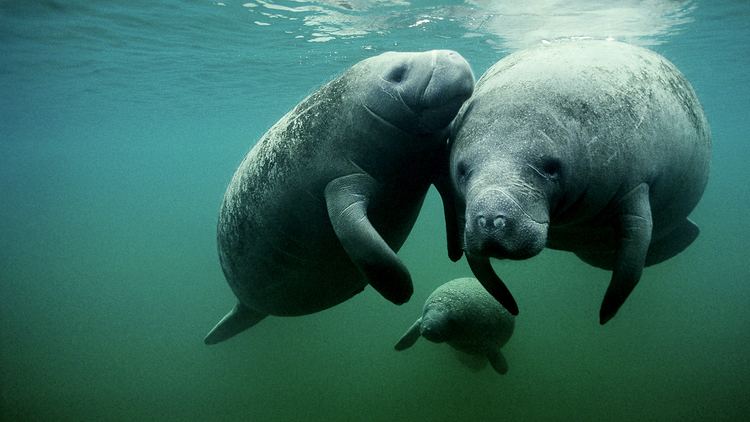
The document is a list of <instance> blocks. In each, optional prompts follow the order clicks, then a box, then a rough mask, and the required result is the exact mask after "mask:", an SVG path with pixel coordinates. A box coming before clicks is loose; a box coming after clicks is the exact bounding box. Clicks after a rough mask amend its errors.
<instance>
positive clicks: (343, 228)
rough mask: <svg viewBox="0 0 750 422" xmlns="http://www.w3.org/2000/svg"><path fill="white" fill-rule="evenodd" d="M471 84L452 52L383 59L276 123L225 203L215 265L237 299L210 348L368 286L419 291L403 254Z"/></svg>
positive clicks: (396, 299) (399, 299) (398, 295)
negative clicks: (273, 317) (277, 318)
mask: <svg viewBox="0 0 750 422" xmlns="http://www.w3.org/2000/svg"><path fill="white" fill-rule="evenodd" d="M473 87H474V76H473V74H472V72H471V68H470V66H469V64H468V63H467V62H466V60H464V58H463V57H461V56H460V55H459V54H458V53H456V52H453V51H447V50H435V51H428V52H420V53H402V52H387V53H384V54H381V55H379V56H376V57H372V58H369V59H366V60H363V61H361V62H359V63H357V64H355V65H354V66H352V67H351V68H350V69H348V70H347V71H345V72H344V73H343V74H341V75H340V76H339V77H337V78H335V79H334V80H332V81H330V82H329V83H327V84H325V85H324V86H323V87H321V88H320V89H319V90H317V91H316V92H314V93H312V94H311V95H309V96H308V97H307V98H305V99H304V100H303V101H302V102H301V103H299V104H298V105H297V106H296V107H294V108H293V109H292V110H291V111H290V112H289V113H287V114H286V115H285V116H284V117H283V118H282V119H281V120H279V121H278V122H277V123H276V124H274V125H273V126H272V127H271V128H270V129H269V130H268V131H267V132H266V133H265V134H264V135H263V137H262V138H261V139H260V140H259V141H258V142H257V144H256V145H255V146H254V147H253V148H252V149H251V150H250V151H249V152H248V154H247V156H246V157H245V158H244V160H243V161H242V163H241V164H240V166H239V168H238V169H237V171H236V172H235V174H234V176H233V177H232V180H231V182H230V183H229V186H228V188H227V190H226V193H225V195H224V199H223V202H222V204H221V209H220V213H219V221H218V230H217V243H218V252H219V259H220V263H221V268H222V270H223V272H224V276H225V278H226V280H227V282H228V283H229V286H230V288H231V289H232V291H233V293H234V295H235V296H236V297H237V301H238V302H237V305H236V306H235V307H234V308H233V309H232V310H231V311H230V312H229V313H228V314H227V315H226V316H225V317H224V318H223V319H222V320H221V321H220V322H219V323H218V324H217V325H216V326H215V327H214V328H213V329H212V330H211V331H210V332H209V334H208V335H207V337H206V338H205V343H207V344H215V343H218V342H220V341H223V340H226V339H228V338H230V337H232V336H234V335H235V334H237V333H239V332H241V331H243V330H245V329H247V328H249V327H251V326H253V325H255V324H256V323H258V322H259V321H260V320H262V319H263V318H264V317H265V316H267V315H278V316H295V315H305V314H310V313H314V312H318V311H321V310H323V309H326V308H329V307H331V306H334V305H336V304H338V303H341V302H343V301H345V300H346V299H348V298H350V297H352V296H353V295H355V294H357V293H359V292H360V291H362V290H363V289H364V288H365V286H366V285H367V284H368V283H369V284H370V285H372V286H373V288H375V290H376V291H378V292H379V293H380V294H381V295H382V296H384V297H385V298H386V299H388V300H390V301H391V302H393V303H396V304H402V303H404V302H406V301H407V300H408V299H409V297H410V296H411V294H412V283H411V278H410V275H409V272H408V271H407V269H406V268H405V266H404V265H403V263H402V262H401V261H400V260H399V259H398V257H397V256H396V252H397V251H398V250H399V248H400V247H401V245H402V244H403V243H404V241H405V239H406V237H407V235H408V234H409V232H410V230H411V228H412V226H413V225H414V222H415V220H416V218H417V214H418V212H419V210H420V208H421V206H422V202H423V200H424V197H425V195H426V193H427V190H428V188H429V187H430V185H431V184H433V183H435V177H436V176H435V175H436V174H437V173H438V170H439V168H440V166H441V165H442V164H441V163H443V162H447V143H446V139H447V134H448V130H447V127H448V126H449V124H450V123H451V121H452V120H453V118H454V117H455V115H456V113H457V112H458V110H459V108H460V107H461V105H462V104H463V102H464V101H465V100H466V99H467V98H469V97H470V96H471V93H472V90H473ZM445 165H447V164H445Z"/></svg>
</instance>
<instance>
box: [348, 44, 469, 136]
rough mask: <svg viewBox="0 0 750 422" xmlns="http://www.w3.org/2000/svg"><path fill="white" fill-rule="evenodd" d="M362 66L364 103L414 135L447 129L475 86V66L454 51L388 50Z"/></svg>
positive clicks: (392, 124)
mask: <svg viewBox="0 0 750 422" xmlns="http://www.w3.org/2000/svg"><path fill="white" fill-rule="evenodd" d="M360 65H361V67H362V68H363V69H364V70H365V76H364V77H363V79H365V81H364V82H365V83H364V84H363V85H362V87H363V92H362V94H361V95H362V97H361V102H362V105H363V106H364V107H365V108H366V109H367V111H368V112H369V113H370V114H371V115H373V116H374V117H375V118H376V119H378V120H381V121H383V122H384V123H386V124H387V125H390V126H394V127H396V128H398V129H400V130H402V131H405V132H408V133H412V134H417V135H422V134H431V133H436V132H440V131H442V130H444V129H445V128H447V127H448V125H449V124H450V123H451V121H452V120H453V118H454V117H455V116H456V113H457V112H458V110H459V109H460V108H461V105H462V104H463V103H464V101H466V100H467V99H468V98H469V97H470V96H471V93H472V91H473V89H474V75H473V74H472V72H471V67H470V66H469V64H468V63H467V62H466V60H465V59H464V58H463V57H461V55H460V54H458V53H456V52H455V51H449V50H432V51H426V52H420V53H405V52H387V53H383V54H381V55H379V56H375V57H372V58H369V59H367V60H364V61H362V62H361V63H360Z"/></svg>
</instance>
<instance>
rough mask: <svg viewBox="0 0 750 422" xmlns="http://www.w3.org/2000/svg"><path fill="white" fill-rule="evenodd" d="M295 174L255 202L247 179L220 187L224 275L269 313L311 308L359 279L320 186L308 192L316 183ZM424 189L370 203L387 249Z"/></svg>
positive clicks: (356, 287) (398, 240)
mask: <svg viewBox="0 0 750 422" xmlns="http://www.w3.org/2000/svg"><path fill="white" fill-rule="evenodd" d="M301 182H302V181H300V185H301V186H304V188H291V187H289V186H284V187H283V188H280V189H276V190H275V191H276V192H278V193H277V194H275V195H274V196H273V197H268V198H265V199H264V200H263V201H262V202H263V206H257V205H255V203H248V198H253V197H256V198H257V197H258V196H257V195H254V194H253V192H252V191H253V190H254V188H252V187H251V188H248V189H245V191H244V192H238V193H237V194H235V195H228V196H227V197H226V198H225V201H224V204H223V205H222V209H221V212H220V217H219V228H218V239H217V240H218V248H219V257H220V260H221V265H222V269H223V271H224V275H225V277H226V279H227V281H228V283H229V285H230V287H231V288H232V290H233V292H234V294H235V295H236V296H237V298H238V299H239V301H240V302H241V303H242V304H244V305H245V306H247V307H249V308H251V309H254V310H257V311H260V312H263V313H267V314H270V315H279V316H293V315H305V314H310V313H314V312H318V311H321V310H324V309H327V308H330V307H332V306H334V305H337V304H339V303H341V302H343V301H345V300H347V299H349V298H350V297H352V296H354V295H355V294H357V293H359V292H361V291H362V290H363V289H364V288H365V286H366V285H367V280H366V279H365V278H364V277H363V276H362V275H361V273H360V272H359V270H358V269H357V268H356V267H355V266H354V264H353V263H352V261H351V260H350V258H349V256H348V255H347V254H346V252H345V251H344V249H343V248H342V246H341V244H340V242H339V240H338V238H337V237H336V234H335V233H334V231H333V227H332V226H331V223H330V219H329V216H328V211H327V208H326V205H325V200H324V199H323V198H322V196H321V195H322V193H321V194H320V195H315V194H313V192H316V191H317V190H319V191H321V192H322V189H318V188H317V187H312V186H309V185H307V184H305V183H301ZM314 185H317V184H314ZM265 188H267V186H266V187H264V189H265ZM426 190H427V188H426V187H425V188H424V193H426ZM424 193H422V194H421V195H408V196H402V195H397V196H395V197H394V196H390V195H388V194H387V193H384V194H383V195H381V197H380V198H379V199H378V200H377V201H375V202H373V203H372V204H371V206H370V210H369V212H370V218H371V221H372V223H373V226H374V227H375V228H376V229H377V230H378V232H379V233H380V235H381V236H382V237H383V239H384V240H385V241H386V242H387V243H388V244H389V245H390V246H391V247H392V248H393V249H394V250H395V251H398V249H399V248H400V247H401V245H402V244H403V243H404V241H405V240H406V237H407V235H408V233H409V231H410V229H411V227H412V226H413V224H414V221H415V219H416V216H417V213H418V210H419V208H420V206H421V204H422V200H423V198H424Z"/></svg>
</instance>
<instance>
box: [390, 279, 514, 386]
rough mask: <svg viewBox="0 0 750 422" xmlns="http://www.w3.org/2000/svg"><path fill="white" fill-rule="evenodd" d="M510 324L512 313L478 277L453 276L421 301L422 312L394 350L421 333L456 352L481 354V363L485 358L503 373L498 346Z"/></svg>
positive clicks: (506, 337) (505, 365) (507, 336)
mask: <svg viewBox="0 0 750 422" xmlns="http://www.w3.org/2000/svg"><path fill="white" fill-rule="evenodd" d="M514 326H515V318H514V317H513V315H511V314H510V313H509V312H508V311H507V310H506V309H505V308H503V307H502V306H501V305H500V304H499V303H498V302H497V301H496V300H495V299H494V298H493V297H492V296H490V294H489V293H487V290H485V289H484V287H482V285H481V284H479V281H477V280H476V279H474V278H457V279H455V280H451V281H449V282H447V283H445V284H443V285H442V286H440V287H438V288H437V289H435V291H434V292H432V294H431V295H430V296H429V297H428V298H427V300H426V301H425V303H424V308H423V310H422V316H421V317H420V318H419V319H417V321H416V322H415V323H414V324H413V325H412V326H411V327H410V328H409V330H408V331H406V334H404V335H403V337H401V340H399V341H398V343H396V350H404V349H407V348H409V347H411V346H412V345H413V344H414V343H415V342H416V341H417V340H418V339H419V336H420V335H421V336H422V337H424V338H426V339H427V340H430V341H432V342H435V343H444V342H445V343H448V344H449V345H450V346H451V347H453V348H454V349H456V350H458V351H459V352H464V353H467V354H469V355H474V356H478V357H481V358H482V359H483V360H482V363H483V364H486V362H487V360H489V362H490V364H491V365H492V367H493V368H495V371H497V372H499V373H501V374H505V373H506V372H508V363H507V362H506V360H505V357H504V356H503V354H502V352H500V348H501V347H503V345H505V343H507V342H508V340H509V339H510V336H511V335H512V334H513V328H514ZM484 358H486V359H484ZM464 362H465V363H468V362H470V361H467V360H464Z"/></svg>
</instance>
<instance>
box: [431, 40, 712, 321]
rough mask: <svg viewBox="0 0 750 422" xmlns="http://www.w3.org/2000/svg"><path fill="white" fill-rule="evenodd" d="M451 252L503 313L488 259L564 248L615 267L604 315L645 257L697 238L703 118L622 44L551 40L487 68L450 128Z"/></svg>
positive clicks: (667, 69) (622, 296)
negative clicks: (466, 265)
mask: <svg viewBox="0 0 750 422" xmlns="http://www.w3.org/2000/svg"><path fill="white" fill-rule="evenodd" d="M452 128H453V131H452V133H451V140H450V144H451V146H450V149H451V150H450V159H449V172H450V180H451V185H452V190H453V192H452V194H453V195H454V196H453V197H452V198H451V201H452V202H454V204H453V206H452V207H446V213H448V212H455V214H456V215H454V216H449V219H453V220H454V221H456V222H457V223H456V227H454V228H453V229H452V230H450V233H451V235H450V238H449V244H448V253H449V255H450V257H451V259H453V260H454V261H455V260H458V259H459V258H460V257H461V255H462V253H463V252H465V254H466V257H467V260H468V262H469V265H470V267H471V269H472V271H473V273H474V275H475V276H476V277H477V278H478V279H479V280H480V281H481V282H482V284H483V285H484V286H485V288H487V289H488V291H490V293H491V294H492V295H493V296H494V297H495V298H497V299H498V300H499V301H500V302H501V303H502V304H503V305H504V306H505V307H506V308H507V309H508V310H509V311H510V312H511V313H512V314H514V315H515V314H517V313H518V307H517V304H516V302H515V300H514V299H513V297H512V295H511V293H510V291H509V290H508V288H507V287H506V286H505V285H504V284H503V282H502V280H501V279H500V278H499V277H498V276H497V275H496V274H495V272H494V270H493V268H492V267H491V264H490V261H489V258H500V259H504V258H507V259H515V260H521V259H527V258H530V257H532V256H535V255H537V254H538V253H539V252H540V251H541V250H542V249H543V248H545V247H549V248H552V249H558V250H564V251H570V252H573V253H575V254H576V255H577V256H578V257H579V258H580V259H582V260H583V261H584V262H586V263H588V264H590V265H593V266H596V267H599V268H602V269H605V270H608V271H611V272H612V276H611V280H610V282H609V287H608V288H607V290H606V293H605V294H604V299H603V301H602V304H601V308H600V313H599V321H600V323H601V324H604V323H606V322H607V321H609V320H610V319H611V318H612V317H613V316H614V315H615V313H616V312H617V311H618V309H619V308H620V306H622V304H623V303H624V302H625V300H626V299H627V297H628V295H629V294H630V293H631V292H632V291H633V289H634V288H635V286H636V284H637V283H638V281H639V279H640V277H641V273H642V270H643V268H644V266H650V265H654V264H658V263H660V262H662V261H664V260H666V259H669V258H671V257H673V256H675V255H677V254H678V253H680V252H681V251H683V250H684V249H685V248H686V247H687V246H688V245H690V244H691V243H692V242H693V240H695V238H696V237H697V236H698V227H697V226H696V225H695V224H694V223H693V222H692V221H690V220H689V219H688V215H689V213H690V212H691V211H692V210H693V208H694V207H695V206H696V204H697V203H698V201H699V200H700V198H701V196H702V194H703V191H704V189H705V186H706V183H707V179H708V173H709V162H710V150H711V139H710V133H709V127H708V123H707V121H706V117H705V116H704V114H703V110H702V108H701V105H700V103H699V102H698V98H697V97H696V95H695V92H694V91H693V88H692V87H691V85H690V83H689V82H688V81H687V80H686V79H685V77H684V76H683V75H682V74H681V73H680V72H679V71H678V70H677V68H676V67H675V66H674V65H673V64H672V63H670V62H669V61H667V60H666V59H665V58H664V57H662V56H660V55H658V54H656V53H654V52H652V51H649V50H647V49H644V48H641V47H636V46H632V45H628V44H624V43H621V42H614V41H603V40H601V41H598V40H580V41H567V42H554V43H550V44H548V45H541V46H538V47H535V48H532V49H529V50H525V51H521V52H517V53H514V54H511V55H509V56H507V57H505V58H503V59H502V60H500V61H499V62H497V63H496V64H495V65H493V66H492V67H491V68H490V69H488V70H487V72H485V74H484V75H483V76H482V77H481V78H480V80H479V81H478V82H477V85H476V87H475V90H474V95H473V96H472V98H471V99H470V100H469V101H467V102H466V103H465V104H464V105H463V107H462V109H461V110H460V111H459V115H458V116H457V117H456V120H455V122H454V124H453V127H452Z"/></svg>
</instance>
